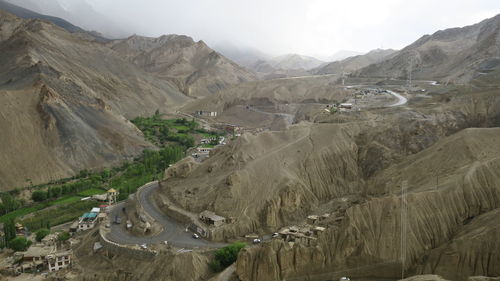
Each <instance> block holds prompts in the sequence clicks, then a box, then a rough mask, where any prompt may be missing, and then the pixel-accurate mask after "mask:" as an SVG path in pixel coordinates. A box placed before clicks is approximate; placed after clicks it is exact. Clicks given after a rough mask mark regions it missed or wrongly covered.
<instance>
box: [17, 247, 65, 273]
mask: <svg viewBox="0 0 500 281" xmlns="http://www.w3.org/2000/svg"><path fill="white" fill-rule="evenodd" d="M20 255H21V256H22V258H21V271H22V272H26V271H43V270H46V269H48V270H49V271H56V270H60V269H62V268H65V267H68V266H69V265H70V264H71V251H57V249H56V247H55V246H43V247H40V246H31V247H29V248H28V250H26V251H25V252H20Z"/></svg>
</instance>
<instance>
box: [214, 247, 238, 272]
mask: <svg viewBox="0 0 500 281" xmlns="http://www.w3.org/2000/svg"><path fill="white" fill-rule="evenodd" d="M245 246H246V244H245V243H242V242H235V243H233V244H231V245H229V246H226V247H223V248H220V249H218V250H217V251H216V252H215V259H214V260H213V261H212V262H210V264H209V265H210V268H211V269H212V270H214V271H216V272H218V271H221V270H223V269H224V268H226V267H228V266H230V265H231V264H233V263H234V262H235V261H236V258H237V257H238V253H239V252H240V250H241V249H243V248H245Z"/></svg>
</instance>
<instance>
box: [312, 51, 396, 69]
mask: <svg viewBox="0 0 500 281" xmlns="http://www.w3.org/2000/svg"><path fill="white" fill-rule="evenodd" d="M394 53H396V51H395V50H392V49H387V50H382V49H376V50H373V51H370V52H368V53H366V54H364V55H357V56H352V57H348V58H346V59H343V60H340V61H335V62H331V63H329V64H326V65H323V66H320V67H318V68H315V69H311V70H310V72H311V73H313V74H342V73H343V72H344V73H351V72H353V71H356V70H358V69H361V68H363V67H366V66H368V65H370V64H373V63H378V62H381V61H382V60H385V59H387V58H389V57H390V56H392V55H393V54H394Z"/></svg>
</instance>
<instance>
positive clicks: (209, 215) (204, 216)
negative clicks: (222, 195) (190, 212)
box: [200, 210, 226, 226]
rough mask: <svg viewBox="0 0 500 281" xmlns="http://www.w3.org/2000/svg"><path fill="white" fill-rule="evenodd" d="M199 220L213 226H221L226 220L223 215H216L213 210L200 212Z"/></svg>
mask: <svg viewBox="0 0 500 281" xmlns="http://www.w3.org/2000/svg"><path fill="white" fill-rule="evenodd" d="M200 220H201V221H203V222H205V223H206V224H208V225H213V226H221V225H222V224H224V223H225V222H226V218H225V217H221V216H218V215H216V214H215V213H214V212H211V211H207V210H205V211H203V212H201V213H200Z"/></svg>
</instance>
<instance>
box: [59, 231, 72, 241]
mask: <svg viewBox="0 0 500 281" xmlns="http://www.w3.org/2000/svg"><path fill="white" fill-rule="evenodd" d="M70 237H71V235H70V234H69V232H66V231H64V232H61V233H59V235H57V240H59V241H66V240H68V239H69V238H70Z"/></svg>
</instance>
